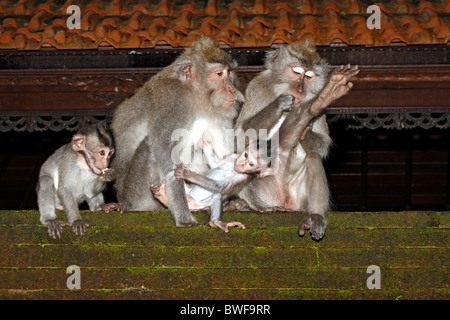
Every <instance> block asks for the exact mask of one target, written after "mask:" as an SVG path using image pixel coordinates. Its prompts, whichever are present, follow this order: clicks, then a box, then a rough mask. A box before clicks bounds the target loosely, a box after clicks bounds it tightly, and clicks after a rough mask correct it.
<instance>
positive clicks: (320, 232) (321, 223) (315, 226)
mask: <svg viewBox="0 0 450 320" xmlns="http://www.w3.org/2000/svg"><path fill="white" fill-rule="evenodd" d="M326 228H327V220H326V219H325V218H324V217H323V216H322V215H320V214H315V213H313V214H310V215H309V216H308V218H306V219H305V220H303V221H302V222H300V224H299V226H298V234H299V236H301V237H303V236H304V235H305V232H306V231H305V230H309V232H310V234H311V237H312V238H313V239H314V240H320V239H322V238H323V236H324V234H325V229H326Z"/></svg>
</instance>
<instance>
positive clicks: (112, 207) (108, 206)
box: [102, 202, 124, 213]
mask: <svg viewBox="0 0 450 320" xmlns="http://www.w3.org/2000/svg"><path fill="white" fill-rule="evenodd" d="M102 210H103V211H105V212H106V213H109V212H110V211H119V212H120V213H123V210H124V208H123V204H121V203H115V202H112V203H105V204H102Z"/></svg>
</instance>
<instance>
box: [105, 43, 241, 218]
mask: <svg viewBox="0 0 450 320" xmlns="http://www.w3.org/2000/svg"><path fill="white" fill-rule="evenodd" d="M235 66H236V63H235V62H234V61H233V60H232V59H231V57H230V56H229V55H228V54H227V53H225V52H224V51H222V50H221V49H220V48H219V47H218V45H217V43H216V42H215V41H214V40H212V39H211V38H207V37H202V38H200V39H199V40H197V41H196V42H194V43H193V44H192V46H191V47H190V48H187V49H186V50H185V51H184V53H182V54H181V55H180V56H179V57H178V58H177V59H176V60H175V61H174V62H173V63H172V64H171V65H169V66H167V67H166V68H164V69H163V70H162V71H160V72H159V73H158V74H156V75H155V76H154V77H152V78H151V79H150V80H149V81H148V82H147V83H146V84H144V86H143V87H142V88H141V89H140V90H139V91H138V92H137V93H136V94H135V95H134V96H133V97H131V98H130V99H128V100H126V101H124V102H123V103H122V104H121V105H120V106H119V107H118V109H117V110H116V112H115V114H114V117H113V122H112V129H113V132H114V137H115V139H116V151H117V152H116V155H115V159H114V161H113V163H112V167H113V168H114V170H116V171H115V172H116V175H117V179H116V181H115V189H116V190H117V197H118V200H119V201H120V202H121V203H123V204H124V205H125V208H126V209H128V210H150V211H153V210H160V209H162V208H163V207H162V205H161V203H160V202H159V201H158V200H157V199H155V198H154V196H153V194H152V192H151V191H150V190H149V188H148V186H150V185H151V184H154V185H160V184H161V183H162V181H163V180H165V182H166V184H165V191H166V195H167V202H168V207H169V209H170V211H171V213H172V215H173V217H174V220H175V224H176V225H177V226H196V225H198V222H197V220H196V219H195V217H194V216H193V215H192V214H191V212H190V211H189V208H188V204H187V200H186V195H185V188H184V181H183V180H179V179H176V178H175V176H174V171H173V170H174V168H175V167H176V165H180V164H182V165H185V166H186V167H188V168H189V169H195V171H197V172H206V171H207V170H208V169H209V166H208V164H207V163H204V164H202V165H193V164H192V163H189V161H188V160H186V158H185V157H184V156H180V155H179V154H176V153H174V152H173V150H174V148H175V147H179V146H182V147H183V148H182V149H184V150H190V149H191V148H193V147H194V146H195V145H197V144H198V141H193V138H194V134H191V135H190V136H188V137H183V139H182V141H181V142H180V141H179V140H177V139H174V137H173V134H174V133H175V132H177V131H179V130H180V129H185V130H186V131H187V132H196V135H198V136H199V137H201V136H202V135H203V134H204V133H208V132H209V135H210V136H213V137H214V138H215V139H213V140H212V141H211V147H212V149H213V151H214V153H215V154H217V155H219V156H220V157H224V156H226V155H228V154H231V153H233V150H231V151H230V150H225V149H224V145H225V144H224V143H223V139H221V138H220V136H221V133H223V132H224V131H225V129H233V124H234V120H235V118H236V117H237V113H238V110H237V108H238V106H239V105H240V101H242V100H243V99H244V97H243V95H242V93H240V92H239V90H238V89H237V77H236V75H235V74H234V71H233V68H234V67H235ZM199 124H202V126H200V125H199ZM200 151H201V150H200ZM182 155H184V154H182ZM145 186H147V187H145Z"/></svg>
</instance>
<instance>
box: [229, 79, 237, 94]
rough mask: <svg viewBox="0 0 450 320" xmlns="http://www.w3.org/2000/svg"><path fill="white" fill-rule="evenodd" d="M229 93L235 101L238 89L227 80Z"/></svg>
mask: <svg viewBox="0 0 450 320" xmlns="http://www.w3.org/2000/svg"><path fill="white" fill-rule="evenodd" d="M227 92H228V93H229V94H231V95H232V96H233V99H234V98H235V97H236V89H235V88H234V86H233V85H232V84H231V82H230V80H228V79H227Z"/></svg>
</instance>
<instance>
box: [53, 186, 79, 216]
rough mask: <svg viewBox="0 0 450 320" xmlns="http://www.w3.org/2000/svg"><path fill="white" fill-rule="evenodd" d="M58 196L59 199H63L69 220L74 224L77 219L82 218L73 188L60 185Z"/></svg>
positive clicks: (62, 202)
mask: <svg viewBox="0 0 450 320" xmlns="http://www.w3.org/2000/svg"><path fill="white" fill-rule="evenodd" d="M58 196H59V199H61V204H62V205H63V207H64V210H65V212H66V215H67V220H68V222H69V223H70V224H72V223H73V222H75V221H77V220H81V216H80V213H79V211H78V203H77V201H76V200H75V198H74V196H73V194H72V190H70V189H67V188H61V187H60V188H59V190H58Z"/></svg>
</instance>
